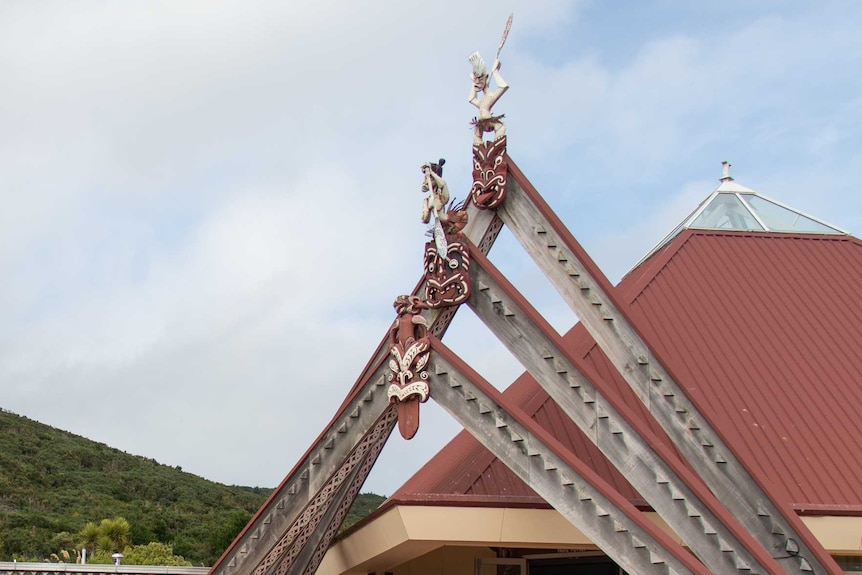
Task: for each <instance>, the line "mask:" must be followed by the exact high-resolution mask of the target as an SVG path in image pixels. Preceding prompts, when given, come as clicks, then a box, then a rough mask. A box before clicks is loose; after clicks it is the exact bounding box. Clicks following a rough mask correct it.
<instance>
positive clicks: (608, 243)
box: [0, 0, 862, 495]
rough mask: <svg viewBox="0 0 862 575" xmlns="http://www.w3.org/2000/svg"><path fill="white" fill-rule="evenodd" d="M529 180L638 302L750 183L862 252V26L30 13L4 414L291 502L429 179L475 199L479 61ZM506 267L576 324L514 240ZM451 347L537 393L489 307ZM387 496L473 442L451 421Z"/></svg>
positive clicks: (7, 179) (296, 11)
mask: <svg viewBox="0 0 862 575" xmlns="http://www.w3.org/2000/svg"><path fill="white" fill-rule="evenodd" d="M510 13H514V22H513V26H512V30H511V34H510V36H509V39H508V41H507V43H506V45H505V47H504V48H503V51H502V54H501V57H500V60H501V62H502V68H501V73H502V75H503V77H504V78H505V79H506V81H507V82H508V83H509V84H510V86H511V88H510V90H509V91H508V92H507V93H506V94H505V95H504V96H503V98H501V100H500V101H499V102H498V104H497V106H496V107H495V112H502V113H505V114H506V122H507V130H508V138H509V142H508V146H509V154H510V156H511V157H512V159H513V160H514V161H515V162H516V163H517V164H518V166H519V167H520V168H521V169H522V170H523V171H524V173H525V174H526V175H527V177H528V178H529V179H530V180H531V181H532V182H533V184H534V185H535V186H536V188H537V189H538V190H539V192H540V193H541V194H542V195H543V196H544V197H545V199H546V200H547V201H548V203H549V204H550V205H551V207H552V208H553V209H554V210H555V211H556V212H557V214H559V216H560V217H561V219H562V220H563V221H564V223H566V225H568V226H569V228H570V229H571V230H572V232H573V233H574V235H575V237H576V238H578V240H579V241H580V242H581V243H582V245H583V246H584V247H585V248H586V249H587V250H588V252H589V253H590V254H591V255H592V257H593V259H594V260H595V261H596V262H597V263H598V265H599V266H600V267H601V268H602V270H603V271H604V272H605V273H606V274H607V275H608V277H609V278H610V279H611V280H612V281H614V282H616V281H618V280H619V278H620V277H622V275H623V274H625V273H626V271H627V270H628V269H630V268H631V267H632V266H633V265H634V264H635V263H636V262H637V261H638V260H639V259H640V258H641V257H642V256H643V255H644V254H645V253H646V252H648V251H649V250H650V248H651V247H652V246H653V245H655V243H656V242H658V241H659V240H660V239H661V238H662V237H663V236H664V235H665V234H666V233H667V232H668V231H670V230H671V229H672V228H673V227H674V226H675V225H676V223H678V221H680V220H681V219H682V218H684V217H685V216H686V215H687V214H688V213H689V212H690V211H691V210H692V209H694V208H695V206H696V205H697V204H698V203H699V202H700V201H701V200H702V199H703V198H705V197H706V196H707V195H708V194H709V193H710V192H711V191H712V190H713V189H714V188H715V187H716V186H717V184H718V181H717V180H718V178H719V177H720V175H721V165H720V162H721V161H722V160H728V161H730V162H731V163H732V164H733V168H732V175H733V176H734V177H735V178H736V180H737V181H738V182H739V183H740V184H743V185H745V186H747V187H749V188H753V189H755V190H757V191H758V192H761V193H763V194H765V195H767V196H769V197H772V198H775V199H777V200H779V201H781V202H784V203H785V204H789V205H790V206H793V207H795V208H798V209H800V210H802V211H803V212H806V213H809V214H811V215H813V216H816V217H819V218H821V219H823V220H825V221H827V222H830V223H832V224H834V225H837V226H839V227H841V228H843V229H845V230H848V231H850V232H851V233H860V230H862V194H860V193H859V192H858V190H857V189H856V187H857V183H858V182H859V181H860V180H862V177H860V176H862V75H860V73H859V71H860V69H862V35H860V34H859V32H858V30H859V28H860V25H862V3H858V2H853V1H838V0H835V1H832V0H824V1H821V2H816V3H815V2H808V1H799V0H784V1H778V0H760V1H758V2H750V1H747V0H746V1H743V0H739V1H735V0H725V1H722V2H715V1H713V2H696V3H693V2H687V1H684V0H643V1H634V0H632V1H629V2H626V1H619V2H599V1H598V0H595V1H587V0H584V1H571V2H565V1H562V0H533V1H531V2H516V1H512V0H496V1H494V2H489V1H486V2H472V1H466V0H457V1H456V0H437V1H436V2H433V3H431V2H425V3H414V2H404V1H403V0H375V1H369V2H355V1H352V0H317V1H315V2H304V1H298V0H295V1H291V2H284V1H269V0H246V1H243V2H240V1H233V0H206V1H203V0H201V1H187V0H165V1H160V0H151V1H148V2H134V3H133V2H114V1H103V2H100V1H95V0H93V1H84V0H78V1H57V2H42V1H39V0H26V1H25V0H21V1H15V0H10V1H7V2H3V3H0V78H2V90H0V199H2V206H3V209H2V210H0V273H2V279H3V281H2V282H0V407H2V408H3V409H6V410H8V411H12V412H14V413H18V414H20V415H24V416H27V417H29V418H31V419H35V420H37V421H40V422H43V423H46V424H49V425H51V426H54V427H58V428H61V429H65V430H68V431H71V432H73V433H76V434H79V435H83V436H85V437H87V438H90V439H93V440H95V441H99V442H103V443H106V444H108V445H110V446H112V447H116V448H118V449H122V450H124V451H126V452H128V453H133V454H136V455H142V456H145V457H148V458H153V459H155V460H157V461H159V462H161V463H166V464H169V465H174V466H176V465H178V466H181V467H182V468H183V470H185V471H188V472H191V473H194V474H196V475H200V476H202V477H205V478H207V479H210V480H214V481H219V482H222V483H227V484H240V485H252V486H264V487H273V486H275V485H277V484H278V483H279V482H280V481H281V480H282V478H283V477H284V475H285V474H286V473H287V472H288V471H289V470H290V469H291V468H292V467H293V465H294V464H295V462H296V461H297V459H298V458H299V457H300V456H301V455H302V454H303V453H304V452H305V450H306V449H307V448H308V447H309V445H310V444H311V442H312V441H313V440H314V438H315V437H317V435H318V434H319V433H320V432H321V431H322V429H323V427H324V425H326V423H327V422H328V421H329V420H330V419H331V417H332V416H333V414H334V412H335V410H336V408H337V407H338V405H339V404H340V403H341V401H342V400H343V398H344V396H345V394H346V393H347V392H348V390H349V389H350V387H351V386H352V385H353V383H354V381H355V380H356V378H357V377H358V376H359V374H360V372H361V370H362V368H363V366H364V365H365V363H366V361H367V360H368V358H369V357H370V355H371V354H372V353H373V352H374V351H375V349H376V347H377V345H378V343H379V342H380V340H381V338H382V336H383V335H384V333H385V332H386V330H387V329H388V327H389V325H390V323H391V322H392V320H393V318H394V312H393V310H392V300H393V299H394V297H395V296H396V295H398V294H400V293H406V292H409V291H410V290H411V289H412V288H413V286H414V285H415V283H416V281H417V280H418V278H419V276H420V273H421V270H422V248H423V245H424V242H425V236H424V232H425V226H424V225H423V224H421V222H420V221H419V209H420V205H421V200H422V195H421V193H420V191H419V187H420V184H421V173H420V171H419V165H420V164H421V163H422V162H425V161H431V160H436V159H437V158H441V157H443V158H446V160H447V163H446V168H445V173H444V175H445V177H446V179H447V180H448V183H449V188H450V191H451V193H452V194H453V195H454V196H457V197H460V198H463V197H464V196H466V192H467V191H468V190H469V187H470V161H471V156H470V145H471V141H472V134H471V131H470V128H469V121H470V119H471V118H472V117H473V115H474V108H473V107H472V106H470V104H469V103H468V102H467V94H468V92H469V88H470V82H469V73H470V65H469V64H468V62H467V57H468V56H469V55H470V53H472V52H473V51H475V50H479V51H480V52H481V53H482V54H483V55H484V57H485V59H486V60H487V61H489V62H490V61H491V60H492V59H493V54H494V52H495V51H496V49H497V46H498V43H499V40H500V35H501V32H502V30H503V27H504V24H505V22H506V19H507V17H508V16H509V14H510ZM491 259H492V261H494V263H495V264H497V265H498V266H499V267H500V268H502V269H503V271H504V272H505V273H507V274H508V275H509V277H510V278H511V279H512V280H513V283H515V285H516V286H518V287H519V288H520V289H522V291H524V292H525V294H526V295H527V296H528V297H529V298H531V300H532V301H533V302H534V304H535V305H536V307H538V308H539V310H540V311H542V312H543V313H545V314H546V315H548V316H549V318H550V319H551V321H552V323H553V325H554V327H556V328H557V329H558V330H560V331H565V330H567V329H568V328H570V327H571V326H572V325H573V323H574V322H575V321H576V318H575V317H574V316H573V315H572V314H571V312H570V311H568V308H567V307H566V305H565V304H564V303H563V302H562V301H561V300H560V298H559V296H557V295H556V293H555V292H554V291H553V290H552V288H550V286H549V285H548V284H547V282H546V281H545V280H544V278H543V276H541V274H540V272H538V271H537V269H536V268H535V266H534V264H533V263H532V262H531V261H529V260H528V259H527V257H526V256H525V255H524V254H523V252H522V251H521V250H520V248H519V246H518V245H517V244H516V242H515V241H514V240H513V239H512V238H511V236H509V235H508V234H507V233H506V232H504V233H503V234H502V235H501V238H500V240H499V241H498V244H497V245H496V246H495V247H494V250H493V251H492V252H491ZM445 341H446V343H447V344H448V345H449V346H450V347H451V348H452V349H453V350H455V351H456V352H457V353H459V354H460V355H462V357H464V358H465V359H466V360H467V361H468V362H469V363H471V364H472V365H473V366H474V367H475V368H476V369H477V370H478V371H479V372H480V373H482V374H483V375H484V376H485V377H486V378H487V379H489V380H490V381H491V382H492V383H493V384H494V385H496V386H497V387H498V388H500V389H503V388H505V387H506V386H507V385H508V384H509V383H510V382H511V381H512V380H513V379H514V378H515V377H516V376H517V374H518V373H519V372H520V371H521V369H522V368H521V367H520V366H519V364H518V363H517V362H516V361H515V360H514V359H512V358H511V357H510V356H509V354H508V353H507V352H506V351H505V349H504V348H503V347H502V346H501V345H500V344H499V343H498V342H496V340H494V338H493V336H491V335H490V334H489V333H488V332H487V331H486V330H484V329H483V327H482V326H481V323H480V322H479V321H478V320H477V319H476V318H475V317H474V316H472V315H471V312H470V310H469V309H466V308H465V309H462V310H461V311H459V313H458V316H457V317H456V319H455V321H454V323H453V325H452V328H451V329H450V330H449V332H448V333H447V335H446V339H445ZM421 418H422V423H421V427H420V430H419V433H418V435H417V436H416V437H415V438H414V439H413V440H411V441H409V442H407V441H404V440H403V439H401V437H400V436H399V435H398V434H397V433H395V434H393V436H392V438H391V439H390V441H389V444H388V445H387V446H386V448H385V450H384V452H383V455H382V456H381V458H380V460H379V461H378V464H377V465H376V466H375V469H374V470H373V471H372V474H371V476H370V477H369V479H368V481H367V483H366V485H365V487H364V490H365V491H374V492H376V493H380V494H386V495H388V494H391V493H392V492H393V491H394V490H395V489H397V488H398V486H399V485H400V484H401V483H403V482H404V481H405V480H406V479H407V478H408V477H410V475H412V474H413V473H414V472H415V471H416V470H417V469H418V468H419V467H420V466H421V465H422V463H424V461H426V460H427V459H428V458H429V457H430V456H431V455H433V454H434V453H435V452H436V451H437V450H438V449H439V448H440V447H442V446H443V445H444V444H445V443H446V442H447V441H448V440H449V439H451V437H453V436H454V434H455V433H456V432H457V431H458V429H459V428H458V426H457V424H456V423H455V422H454V421H452V420H451V419H450V418H449V416H448V415H447V414H446V413H445V412H443V411H442V409H440V408H439V407H437V406H435V405H433V404H432V403H430V402H429V403H428V404H425V405H424V406H423V408H422V415H421Z"/></svg>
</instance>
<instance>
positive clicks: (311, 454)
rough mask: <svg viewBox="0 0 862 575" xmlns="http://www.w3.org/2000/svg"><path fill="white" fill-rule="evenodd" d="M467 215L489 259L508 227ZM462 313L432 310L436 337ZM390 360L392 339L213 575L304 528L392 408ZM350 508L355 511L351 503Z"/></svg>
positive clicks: (229, 571) (259, 558)
mask: <svg viewBox="0 0 862 575" xmlns="http://www.w3.org/2000/svg"><path fill="white" fill-rule="evenodd" d="M467 209H468V215H469V218H470V219H469V222H468V224H467V226H466V228H465V229H464V234H465V236H466V237H467V238H468V239H469V240H470V241H471V242H474V243H478V245H479V247H480V249H481V250H483V253H487V252H488V250H490V249H491V246H492V245H493V244H494V241H495V240H496V238H497V235H498V234H499V232H500V229H501V228H502V222H501V220H500V219H499V218H498V217H497V216H496V214H495V213H493V212H489V211H483V210H479V209H477V208H476V207H475V206H469V207H468V208H467ZM421 290H424V282H423V281H422V280H421V279H420V281H419V283H418V284H417V286H416V288H415V289H414V290H413V293H414V294H419V293H422V291H421ZM456 311H457V308H456V307H451V308H445V309H443V310H430V312H428V316H427V317H428V320H429V325H431V333H433V334H434V335H436V336H438V337H440V336H442V335H443V333H445V331H446V328H447V327H448V326H449V323H450V322H451V321H452V319H453V318H454V316H455V312H456ZM388 354H389V344H388V333H387V334H385V335H384V336H383V338H382V339H381V342H380V344H379V345H378V346H377V349H376V351H375V352H374V354H373V355H372V357H371V359H370V360H369V362H368V364H366V366H365V368H364V369H363V371H362V373H361V374H360V376H359V378H358V379H357V381H356V383H355V384H354V385H353V388H352V389H351V390H350V392H349V393H348V395H347V397H346V399H345V400H344V402H343V403H342V404H341V406H340V407H339V408H338V411H337V412H336V414H335V416H334V417H333V419H332V420H331V421H330V423H329V424H328V425H327V427H326V428H325V429H324V430H323V432H322V433H321V434H320V435H319V436H318V437H317V438H316V439H315V440H314V442H313V443H312V445H311V447H309V449H308V450H307V451H306V452H305V454H304V455H303V456H302V457H301V458H300V460H299V462H298V463H297V464H296V465H295V466H294V468H293V469H292V470H291V471H290V472H289V473H288V474H287V476H286V477H285V478H284V480H282V482H281V484H279V486H278V487H276V488H275V489H274V490H273V492H272V494H271V495H270V497H269V498H268V499H267V500H266V501H265V502H264V504H263V505H262V506H261V508H260V509H259V510H258V511H257V513H256V514H255V515H254V516H253V517H252V519H251V520H250V521H249V523H248V524H247V525H246V527H245V528H244V529H243V530H242V532H240V534H239V535H238V536H237V537H236V539H235V540H234V541H233V543H231V545H230V546H229V547H228V548H227V549H226V550H225V552H224V553H223V554H222V556H221V557H220V558H219V559H218V561H216V563H215V564H214V565H213V567H212V568H211V569H210V571H209V575H251V573H253V572H254V571H255V570H256V569H257V568H258V566H259V565H261V564H262V562H263V561H264V560H265V559H266V558H267V556H268V555H270V554H271V553H272V552H273V550H275V549H276V548H277V547H278V545H279V542H280V541H281V540H282V538H283V537H284V536H285V535H286V534H288V533H289V532H290V531H291V528H292V527H294V526H297V525H298V523H297V522H298V521H299V520H300V518H301V517H302V514H303V511H304V510H305V509H306V508H307V507H308V505H309V504H310V503H311V502H312V501H313V500H314V498H315V497H316V496H317V495H318V494H319V493H320V491H321V490H322V489H324V488H325V486H326V485H327V484H328V483H329V482H330V481H331V480H332V478H333V476H334V474H335V473H336V472H337V471H338V469H339V468H340V466H341V465H342V463H343V462H344V460H345V459H346V458H347V457H348V455H349V454H350V453H351V452H352V451H353V450H354V449H355V447H356V446H357V445H358V443H359V442H360V441H361V439H362V438H363V437H364V436H365V435H366V434H367V433H368V431H369V430H370V429H371V427H372V426H373V425H374V422H375V421H377V419H378V418H379V417H380V415H381V414H382V413H383V412H384V411H385V410H386V408H387V407H388V405H389V403H388V399H387V398H386V387H385V385H384V383H385V381H386V374H387V373H388V368H387V367H386V364H385V361H386V360H387V358H388ZM347 493H348V491H339V493H338V494H336V495H335V496H334V499H333V500H332V501H331V502H330V505H334V506H335V507H338V506H343V505H344V504H345V503H346V501H345V500H344V499H343V497H344V496H345V495H346V494H347ZM353 497H354V498H355V495H354V496H353ZM350 503H352V500H351V501H350ZM347 505H348V507H349V503H347ZM336 529H337V528H336ZM305 530H307V527H303V526H298V527H297V528H295V529H294V531H295V532H297V537H306V536H307V533H304V531H305ZM282 551H287V549H283V550H282Z"/></svg>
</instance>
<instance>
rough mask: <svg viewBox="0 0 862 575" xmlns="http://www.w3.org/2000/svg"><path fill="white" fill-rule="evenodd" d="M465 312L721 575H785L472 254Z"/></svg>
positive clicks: (481, 259) (673, 456)
mask: <svg viewBox="0 0 862 575" xmlns="http://www.w3.org/2000/svg"><path fill="white" fill-rule="evenodd" d="M470 255H471V258H472V262H471V265H470V275H471V276H472V280H473V285H474V286H482V287H481V289H475V290H474V291H473V294H472V296H471V297H470V300H469V301H468V305H469V306H470V307H471V308H472V309H473V311H474V312H475V313H476V315H477V316H478V317H479V318H480V319H481V320H482V321H483V322H484V323H485V325H487V326H488V328H489V329H490V330H491V331H492V332H493V333H494V334H495V335H496V336H497V338H498V339H499V340H500V341H501V342H502V343H503V344H504V345H505V346H506V347H507V348H508V349H509V351H511V352H512V354H513V355H514V356H515V357H516V358H517V359H518V360H519V361H520V362H521V364H522V365H524V367H526V368H527V371H529V372H530V374H531V375H532V376H533V377H534V379H535V380H536V381H537V382H538V383H539V384H540V385H541V386H542V387H543V388H544V389H545V391H547V392H548V394H549V395H550V396H551V397H552V398H553V399H554V401H555V402H556V403H557V405H559V406H560V408H561V409H562V410H563V411H564V412H565V413H566V415H567V416H568V417H569V418H570V419H571V420H572V421H573V422H574V423H575V424H576V425H577V426H578V427H579V428H580V429H581V431H583V432H584V435H585V436H586V437H588V438H589V439H590V441H592V442H593V443H594V444H595V445H596V446H597V447H598V448H599V450H600V451H601V452H602V453H603V454H604V455H605V456H606V457H607V458H608V461H610V462H611V464H613V465H614V466H615V467H616V468H617V470H618V471H619V472H620V473H621V474H622V475H623V476H624V477H625V478H626V480H627V481H628V482H629V483H630V484H631V485H632V487H634V488H635V489H636V490H637V491H638V493H640V494H641V495H642V496H643V497H644V499H646V500H647V502H649V504H650V505H651V506H652V507H653V509H654V510H655V511H656V512H657V513H658V514H659V515H660V516H661V517H662V519H664V520H665V522H666V523H667V524H668V525H669V526H670V527H671V529H673V530H674V532H675V533H677V535H679V537H680V538H681V539H682V540H683V541H684V542H685V543H686V544H687V545H688V546H689V547H690V548H691V549H692V551H693V552H694V553H695V554H696V555H697V556H698V557H699V558H700V560H701V561H703V562H704V564H705V565H706V566H707V567H708V568H709V569H710V570H711V571H712V572H713V573H716V574H727V575H740V574H746V573H752V574H754V573H762V574H765V573H769V574H771V575H778V574H779V573H783V570H782V569H781V567H780V566H779V565H778V564H777V563H776V561H775V560H774V559H773V558H772V557H771V556H770V555H769V554H768V553H766V551H765V550H764V549H763V547H761V546H760V544H759V543H758V542H757V541H756V540H754V539H753V538H752V537H751V536H750V535H749V533H748V532H747V531H746V530H745V528H744V527H743V526H742V525H740V524H739V523H738V522H737V521H736V519H735V518H734V517H733V516H732V515H731V514H730V513H729V512H728V511H727V509H725V508H724V507H723V506H722V505H721V504H720V503H719V502H718V500H717V499H716V498H715V496H714V495H713V494H712V493H711V492H710V491H709V489H708V488H707V487H706V485H704V484H703V482H702V481H701V480H700V479H699V478H698V477H697V476H696V475H695V474H694V473H693V472H692V471H691V470H690V469H688V468H687V467H686V466H685V465H684V464H682V462H680V461H679V459H678V457H677V455H676V454H675V453H674V452H673V451H671V449H670V448H669V447H667V446H666V445H665V444H664V443H663V442H661V441H660V440H659V439H658V438H657V437H655V434H654V433H652V432H651V431H650V429H649V428H648V427H647V426H646V425H645V424H644V422H643V421H642V420H641V418H640V417H639V416H638V414H636V413H634V412H633V411H632V410H631V408H629V407H628V406H627V405H626V404H625V403H624V402H623V401H622V400H621V399H620V398H619V396H618V395H617V394H616V393H613V391H611V390H607V391H608V392H607V393H606V390H603V389H600V386H599V385H598V384H597V383H596V382H599V381H601V380H600V379H599V378H598V377H597V376H596V375H595V373H594V372H593V370H591V369H590V368H589V367H587V366H586V365H585V364H584V362H583V361H581V360H580V359H579V358H577V357H576V356H574V355H572V354H570V353H569V352H568V351H567V350H566V348H565V346H564V345H563V342H562V338H561V337H560V336H559V334H557V332H556V331H555V330H554V328H552V327H551V326H550V325H549V324H548V323H547V322H546V321H545V319H544V318H543V317H542V316H541V314H539V312H538V311H536V310H535V308H533V307H532V306H531V305H530V304H529V302H528V301H527V300H526V298H524V297H523V296H522V295H521V294H520V293H519V292H518V290H517V289H515V287H514V286H512V284H511V283H509V282H508V280H506V278H505V277H504V276H503V274H501V273H500V272H499V270H497V269H496V268H495V267H494V266H493V264H492V263H491V262H490V261H488V259H487V258H485V256H484V255H482V254H481V253H478V250H471V253H470Z"/></svg>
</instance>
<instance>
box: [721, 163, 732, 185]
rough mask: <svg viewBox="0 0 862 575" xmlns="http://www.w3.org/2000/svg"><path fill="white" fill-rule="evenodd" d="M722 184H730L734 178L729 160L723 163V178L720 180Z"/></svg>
mask: <svg viewBox="0 0 862 575" xmlns="http://www.w3.org/2000/svg"><path fill="white" fill-rule="evenodd" d="M719 181H721V182H730V181H733V178H731V177H730V162H728V161H727V160H725V161H723V162H722V163H721V178H720V179H719Z"/></svg>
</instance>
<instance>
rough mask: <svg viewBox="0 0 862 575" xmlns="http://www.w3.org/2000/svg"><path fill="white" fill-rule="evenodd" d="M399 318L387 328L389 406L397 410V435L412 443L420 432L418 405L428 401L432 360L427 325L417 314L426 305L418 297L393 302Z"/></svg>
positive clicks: (400, 298)
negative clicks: (427, 368) (429, 373)
mask: <svg viewBox="0 0 862 575" xmlns="http://www.w3.org/2000/svg"><path fill="white" fill-rule="evenodd" d="M392 305H393V307H395V313H396V314H398V317H397V318H396V319H395V321H394V322H393V324H392V327H391V328H389V345H390V348H389V354H390V355H391V356H392V357H391V358H390V359H389V390H388V391H387V395H388V397H389V401H390V402H391V403H395V404H397V407H398V431H399V432H400V433H401V436H402V437H403V438H404V439H411V438H412V437H413V436H414V435H416V431H417V430H418V429H419V404H420V403H424V402H426V401H428V397H429V393H430V388H429V387H428V372H427V371H426V367H427V365H428V359H429V358H430V357H431V349H430V345H431V344H430V341H429V340H428V324H427V323H426V321H425V318H424V317H422V316H421V315H419V314H420V312H421V311H422V310H423V309H428V305H427V304H426V303H425V302H424V301H422V300H421V299H420V298H419V297H417V296H413V295H411V296H407V295H400V296H398V297H397V298H395V303H393V304H392Z"/></svg>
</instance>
